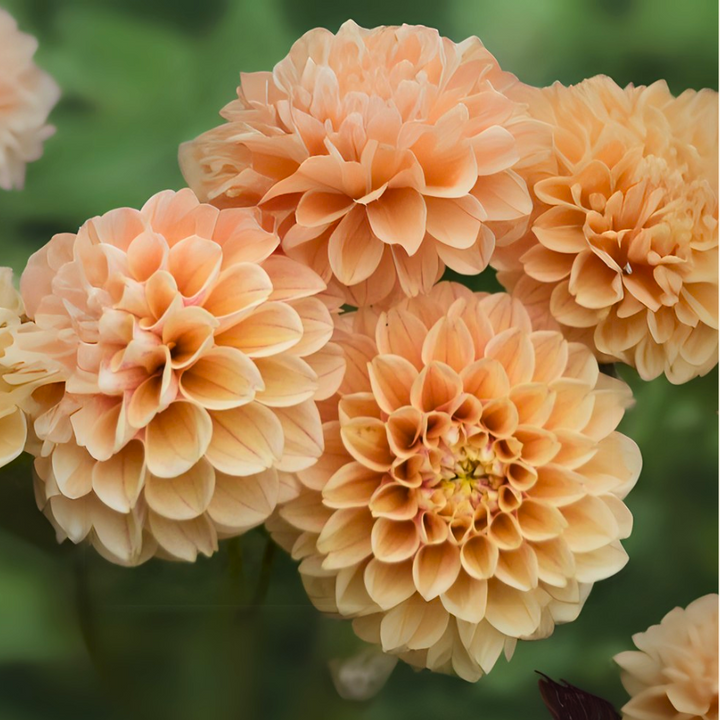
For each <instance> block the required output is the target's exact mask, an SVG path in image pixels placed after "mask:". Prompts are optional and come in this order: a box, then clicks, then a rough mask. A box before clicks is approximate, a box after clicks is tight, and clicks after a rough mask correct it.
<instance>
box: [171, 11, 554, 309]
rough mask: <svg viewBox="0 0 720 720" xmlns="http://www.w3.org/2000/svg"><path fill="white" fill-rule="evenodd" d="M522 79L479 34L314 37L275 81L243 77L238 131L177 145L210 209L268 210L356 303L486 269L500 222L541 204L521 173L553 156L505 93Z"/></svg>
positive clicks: (291, 241) (536, 126) (293, 248)
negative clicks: (456, 39)
mask: <svg viewBox="0 0 720 720" xmlns="http://www.w3.org/2000/svg"><path fill="white" fill-rule="evenodd" d="M517 84H518V81H517V79H516V78H515V77H514V76H513V75H511V74H509V73H506V72H504V71H502V70H501V69H500V67H499V65H498V63H497V61H496V60H495V58H494V57H493V56H492V55H491V54H490V53H489V52H488V51H487V50H486V49H485V47H484V46H483V45H482V43H481V42H480V41H479V40H478V39H477V38H475V37H473V38H469V39H467V40H465V41H464V42H462V43H460V44H456V43H453V42H452V41H450V40H448V39H447V38H444V37H441V36H440V35H439V34H438V32H437V31H436V30H432V29H430V28H425V27H420V26H411V25H403V26H401V27H378V28H375V29H372V30H366V29H363V28H360V27H358V26H357V25H356V24H355V23H353V22H347V23H345V24H344V25H343V26H342V27H341V28H340V30H339V31H338V33H337V34H333V33H331V32H329V31H327V30H324V29H316V30H312V31H310V32H308V33H306V34H305V35H304V36H303V37H302V38H301V39H300V40H298V41H297V42H296V43H295V45H293V47H292V49H291V51H290V54H289V55H288V56H287V57H286V58H285V59H284V60H282V61H281V62H280V63H278V64H277V65H276V66H275V68H274V70H273V71H272V72H255V73H249V74H243V75H241V83H240V87H239V88H238V99H237V100H234V101H233V102H231V103H230V104H228V105H227V106H226V107H225V108H224V109H223V111H222V116H223V117H224V118H225V120H226V122H225V123H224V124H223V125H221V126H219V127H217V128H215V129H213V130H210V131H209V132H206V133H205V134H203V135H201V136H200V137H199V138H197V139H196V140H194V141H192V142H190V143H187V144H185V145H183V146H182V147H181V149H180V163H181V166H182V168H183V172H184V174H185V177H186V179H187V181H188V184H189V185H190V187H192V188H193V189H194V190H195V191H196V192H197V193H198V195H199V196H200V197H201V198H203V199H209V200H210V201H212V202H214V203H216V204H219V205H220V206H227V205H254V204H257V203H259V204H261V206H262V207H263V208H264V209H265V210H267V211H269V212H271V213H272V214H273V215H274V217H275V218H276V220H277V222H278V223H279V228H280V233H281V236H282V238H283V249H284V250H285V252H286V253H287V254H288V255H290V256H291V257H294V258H297V259H300V260H302V261H303V262H305V263H306V264H308V265H310V266H312V267H314V268H315V270H317V272H318V273H320V275H322V277H323V279H325V280H326V281H328V282H330V281H331V279H332V278H334V281H335V282H336V283H339V284H340V285H341V286H342V288H343V289H344V292H345V297H346V299H347V301H348V302H349V303H351V304H353V305H365V304H370V303H374V302H377V301H379V300H382V299H383V298H386V297H388V296H390V295H391V294H392V292H393V290H402V292H403V293H405V294H407V295H417V294H418V293H420V292H424V291H427V290H429V289H430V288H431V287H432V285H433V284H434V283H435V282H436V280H437V279H438V278H439V277H440V275H441V274H442V272H443V269H444V267H445V266H446V265H447V266H448V267H450V268H451V269H453V270H455V271H457V272H459V273H463V274H466V275H472V274H476V273H478V272H480V271H481V270H483V269H484V268H485V267H486V266H487V264H488V260H489V258H490V254H491V253H492V251H493V247H494V236H493V233H492V232H491V230H490V228H489V227H488V225H487V223H488V222H490V221H504V222H512V221H517V220H519V219H522V218H524V217H525V216H527V214H528V213H529V212H530V210H531V208H532V205H531V202H530V195H529V193H528V190H527V187H526V185H525V182H524V181H523V180H522V179H521V178H520V177H519V175H518V174H517V173H516V170H517V169H518V168H520V167H522V166H523V164H525V163H527V162H529V161H532V160H536V157H537V155H538V153H540V154H542V153H544V152H547V151H549V144H550V140H549V133H548V131H547V130H546V129H545V126H544V125H542V124H541V123H537V122H535V121H533V120H531V119H530V117H529V116H528V114H527V112H526V110H525V106H524V105H522V104H520V103H516V102H513V101H512V100H510V99H509V97H508V96H507V91H508V89H509V88H512V87H514V86H515V85H517Z"/></svg>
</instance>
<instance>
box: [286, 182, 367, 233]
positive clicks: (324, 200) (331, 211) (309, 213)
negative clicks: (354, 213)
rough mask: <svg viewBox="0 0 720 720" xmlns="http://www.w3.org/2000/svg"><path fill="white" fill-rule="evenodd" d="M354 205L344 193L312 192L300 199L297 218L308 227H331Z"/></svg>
mask: <svg viewBox="0 0 720 720" xmlns="http://www.w3.org/2000/svg"><path fill="white" fill-rule="evenodd" d="M354 204H355V203H354V202H353V200H352V198H349V197H348V196H347V195H345V194H343V193H337V192H323V191H319V190H315V191H310V192H306V193H304V194H303V196H302V197H301V198H300V202H298V205H297V210H296V211H295V217H296V219H297V222H298V223H299V224H300V225H304V226H306V227H317V226H318V225H329V224H331V223H334V222H336V221H337V220H339V219H340V218H342V217H343V216H344V215H346V214H347V213H348V212H349V211H350V209H351V208H352V207H353V205H354Z"/></svg>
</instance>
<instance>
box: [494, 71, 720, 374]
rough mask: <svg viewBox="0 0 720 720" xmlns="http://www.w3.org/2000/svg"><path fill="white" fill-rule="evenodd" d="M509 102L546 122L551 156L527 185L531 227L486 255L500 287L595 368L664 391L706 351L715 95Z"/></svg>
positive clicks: (563, 91)
mask: <svg viewBox="0 0 720 720" xmlns="http://www.w3.org/2000/svg"><path fill="white" fill-rule="evenodd" d="M517 95H518V96H519V97H520V98H521V99H523V100H524V101H526V102H529V106H530V110H531V113H532V114H533V115H534V116H535V117H537V118H538V119H541V120H543V121H545V122H547V123H549V124H550V125H552V126H554V135H555V156H554V158H551V160H550V162H546V163H543V164H541V165H536V166H535V167H533V169H532V177H531V178H528V179H529V181H530V184H531V186H532V187H533V193H534V197H535V199H536V206H535V211H534V213H533V222H532V229H531V231H530V232H528V233H527V234H526V235H525V236H524V237H522V238H521V239H519V240H517V239H515V238H512V237H510V238H509V242H508V243H505V245H504V247H502V248H498V253H497V255H496V256H495V257H494V259H493V265H494V266H495V267H496V268H498V269H499V270H500V271H501V272H500V273H499V279H500V281H501V282H502V283H503V284H504V285H505V287H507V288H509V289H513V290H514V292H515V294H516V295H517V297H519V298H520V299H521V300H522V301H523V302H524V303H525V304H526V306H528V308H529V309H530V311H531V312H532V314H533V315H534V316H540V317H542V316H545V321H544V322H545V323H546V324H551V323H553V322H557V324H558V325H559V327H560V328H562V329H563V331H564V332H565V333H566V335H567V336H568V338H570V339H579V340H582V341H584V342H587V343H588V344H589V345H590V347H592V348H593V349H594V351H595V352H596V354H597V356H598V357H599V358H600V359H601V360H603V361H604V362H614V361H620V362H625V363H627V364H629V365H632V366H634V367H636V368H637V370H638V372H639V373H640V376H641V377H643V378H644V379H646V380H649V379H652V378H655V377H657V376H658V375H662V374H663V373H664V374H665V375H667V377H668V379H669V380H670V381H671V382H673V383H683V382H687V381H688V380H690V379H691V378H693V377H695V376H697V375H704V374H706V373H707V372H709V371H710V370H711V369H712V368H713V367H714V366H715V365H716V364H717V347H718V307H717V305H718V176H717V161H718V135H717V128H718V96H717V93H716V92H713V91H710V90H702V91H700V92H695V91H691V90H688V91H687V92H685V93H683V94H682V95H680V96H679V97H677V98H675V97H673V96H672V94H671V93H670V91H669V90H668V88H667V85H666V84H665V83H664V82H658V83H655V84H654V85H651V86H649V87H633V86H628V87H627V88H625V89H622V88H620V87H618V86H617V85H616V84H615V83H614V82H613V81H612V80H610V79H609V78H607V77H602V76H600V77H595V78H592V79H590V80H586V81H584V82H582V83H580V84H579V85H576V86H573V87H563V86H562V85H560V84H555V85H553V86H552V87H548V88H544V89H542V90H534V89H530V88H526V87H519V88H518V89H517ZM513 240H514V242H513ZM502 242H505V241H502Z"/></svg>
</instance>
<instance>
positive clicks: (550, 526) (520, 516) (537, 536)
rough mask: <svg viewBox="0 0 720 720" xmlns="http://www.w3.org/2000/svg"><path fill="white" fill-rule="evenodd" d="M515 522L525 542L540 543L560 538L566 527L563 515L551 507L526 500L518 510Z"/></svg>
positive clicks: (529, 499)
mask: <svg viewBox="0 0 720 720" xmlns="http://www.w3.org/2000/svg"><path fill="white" fill-rule="evenodd" d="M517 521H518V525H519V527H520V532H521V533H522V536H523V537H524V538H525V539H526V540H530V541H531V542H541V541H543V540H552V539H553V538H556V537H558V536H560V535H561V534H562V532H563V530H564V529H565V528H566V527H567V521H566V520H565V518H564V516H563V514H562V513H561V512H560V511H559V510H558V509H557V508H554V507H553V506H552V505H546V504H545V503H543V502H538V501H537V500H533V499H531V498H528V499H526V500H524V501H523V504H522V505H521V506H520V508H518V512H517Z"/></svg>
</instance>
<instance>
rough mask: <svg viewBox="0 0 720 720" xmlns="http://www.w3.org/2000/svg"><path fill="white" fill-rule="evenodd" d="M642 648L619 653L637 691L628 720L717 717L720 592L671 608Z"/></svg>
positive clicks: (625, 679)
mask: <svg viewBox="0 0 720 720" xmlns="http://www.w3.org/2000/svg"><path fill="white" fill-rule="evenodd" d="M633 642H634V643H635V646H636V647H637V651H628V652H623V653H620V654H619V655H616V656H615V662H616V663H617V664H618V665H620V667H621V668H622V670H623V673H622V683H623V685H624V686H625V689H626V690H627V691H628V693H629V694H630V695H631V696H632V699H631V700H630V702H628V703H627V704H626V705H625V706H624V707H623V709H622V711H623V718H624V719H625V720H718V596H717V595H716V594H713V595H705V596H704V597H701V598H699V599H698V600H695V601H694V602H691V603H690V604H689V605H688V606H687V608H685V609H683V608H679V607H677V608H675V609H674V610H671V611H670V612H669V613H668V614H667V615H666V616H665V617H664V618H663V619H662V621H661V622H660V624H659V625H653V626H652V627H650V628H649V629H648V630H646V631H645V632H644V633H637V635H633Z"/></svg>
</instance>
